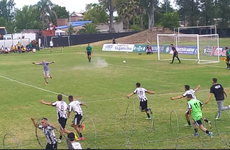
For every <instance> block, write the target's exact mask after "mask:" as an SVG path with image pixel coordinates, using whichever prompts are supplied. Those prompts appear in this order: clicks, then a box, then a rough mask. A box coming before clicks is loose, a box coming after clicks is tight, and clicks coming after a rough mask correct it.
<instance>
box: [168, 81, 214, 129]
mask: <svg viewBox="0 0 230 150" xmlns="http://www.w3.org/2000/svg"><path fill="white" fill-rule="evenodd" d="M184 88H185V92H184V94H182V95H179V96H177V97H171V100H175V99H181V98H183V97H186V96H187V95H188V94H191V95H192V98H193V99H197V98H196V95H195V93H196V91H198V90H199V89H200V85H198V86H197V88H196V89H194V90H193V89H190V86H189V85H185V86H184ZM185 117H186V120H187V124H185V126H189V127H190V126H191V122H190V118H189V109H187V110H186V112H185ZM204 121H205V122H207V123H209V125H210V127H211V121H209V120H208V119H206V118H204Z"/></svg>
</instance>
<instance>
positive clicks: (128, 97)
mask: <svg viewBox="0 0 230 150" xmlns="http://www.w3.org/2000/svg"><path fill="white" fill-rule="evenodd" d="M133 94H134V92H132V93H130V94H129V95H126V97H127V98H129V97H131V96H132V95H133Z"/></svg>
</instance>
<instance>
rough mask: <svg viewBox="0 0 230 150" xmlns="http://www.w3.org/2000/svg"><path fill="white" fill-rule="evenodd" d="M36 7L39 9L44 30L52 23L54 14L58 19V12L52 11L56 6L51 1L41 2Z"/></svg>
mask: <svg viewBox="0 0 230 150" xmlns="http://www.w3.org/2000/svg"><path fill="white" fill-rule="evenodd" d="M36 5H37V7H38V8H39V12H40V18H41V20H42V26H43V28H45V24H46V23H49V22H50V20H51V15H52V14H53V15H54V16H55V18H56V19H57V14H56V12H55V11H53V10H52V7H53V6H54V4H53V3H52V2H51V0H40V1H39V2H38V3H37V4H36Z"/></svg>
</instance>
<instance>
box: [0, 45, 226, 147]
mask: <svg viewBox="0 0 230 150" xmlns="http://www.w3.org/2000/svg"><path fill="white" fill-rule="evenodd" d="M224 46H225V45H224ZM226 46H228V45H226ZM93 49H94V51H95V52H94V53H93V55H92V62H91V63H89V62H88V60H87V57H86V54H85V53H84V52H85V47H82V46H77V47H69V48H64V52H63V53H61V52H60V51H58V52H55V51H54V52H50V51H49V50H41V51H37V52H36V53H25V54H9V55H0V64H1V65H0V70H1V71H0V83H1V86H0V95H1V105H0V114H1V117H0V122H1V129H0V140H1V139H3V137H4V135H5V134H7V133H12V134H13V135H14V138H13V137H11V136H6V140H5V146H7V147H6V148H25V149H38V148H41V147H40V146H39V144H38V142H37V140H36V134H35V128H34V126H33V125H32V122H31V120H30V117H32V116H33V117H35V119H41V118H42V117H47V118H48V119H49V121H50V122H52V123H53V124H55V125H56V126H58V122H57V116H56V108H53V107H49V106H45V105H42V104H40V102H39V100H40V99H44V100H45V101H48V102H54V101H56V98H57V93H61V94H63V95H65V96H68V95H73V96H74V98H75V99H79V100H80V101H82V102H83V103H85V104H87V105H88V108H86V107H84V106H82V108H83V113H84V117H83V118H84V124H85V126H86V129H85V131H84V132H83V135H84V137H85V140H84V141H82V142H81V144H82V147H83V148H84V149H86V148H88V147H90V148H91V149H92V148H100V149H103V148H104V149H111V148H113V149H121V148H127V149H129V148H132V149H135V148H136V149H142V148H144V149H147V148H148V149H155V148H156V149H158V148H159V149H163V148H170V149H173V148H190V149H191V148H194V149H201V148H228V142H229V131H230V117H229V114H228V113H229V112H228V111H226V112H222V117H221V120H218V121H217V122H215V114H216V112H217V105H216V102H215V100H214V98H212V100H211V101H210V103H209V104H208V105H205V106H204V109H203V116H204V117H206V118H208V119H210V120H211V121H212V126H213V127H212V129H210V128H209V127H207V128H208V129H209V130H210V131H212V132H213V133H214V137H213V138H212V139H210V137H209V136H207V135H206V134H205V133H203V132H202V131H201V130H199V134H200V137H199V138H198V137H193V133H194V130H193V128H188V127H187V128H186V127H184V124H185V123H186V120H185V117H184V114H185V111H186V109H187V100H186V99H185V98H183V99H181V100H174V101H172V100H170V97H171V96H178V95H181V94H182V93H183V92H184V85H185V84H188V85H190V87H191V88H196V87H197V85H199V84H200V85H201V89H200V90H198V91H197V93H196V96H197V98H198V99H199V100H201V101H202V102H205V100H206V99H207V98H208V96H209V88H210V87H211V83H212V78H214V77H215V78H217V79H218V82H219V83H221V84H222V85H223V86H224V87H225V88H226V91H227V92H228V93H230V86H229V74H230V72H229V70H226V64H225V63H224V62H223V61H222V60H221V62H220V63H218V64H207V65H198V64H197V62H195V61H182V64H178V62H177V60H175V62H174V64H172V65H171V64H169V63H170V61H157V54H153V55H145V54H143V55H138V54H137V53H124V52H102V51H101V49H102V47H99V46H98V47H93ZM162 56H164V57H168V58H171V55H169V54H162ZM189 57H190V56H189ZM42 59H45V60H46V61H55V62H56V63H54V64H51V65H50V66H49V67H50V74H51V75H52V76H53V79H52V80H51V79H49V84H48V85H46V84H45V82H44V79H43V75H42V73H43V68H42V66H37V65H32V62H33V61H35V62H39V61H41V60H42ZM123 60H126V62H127V63H125V64H124V63H123ZM136 82H140V83H141V84H142V86H143V87H144V88H146V89H148V90H153V91H155V94H154V95H148V94H147V97H148V105H149V107H150V108H152V111H153V116H154V119H153V120H146V114H145V113H141V112H140V110H139V101H138V98H137V96H136V95H134V96H132V97H131V98H130V99H127V98H126V95H127V94H129V93H131V92H133V91H134V89H135V84H136ZM64 100H65V101H66V102H68V101H67V98H66V97H64ZM228 104H230V101H229V98H227V99H226V100H225V105H228ZM170 114H171V115H170ZM73 117H74V115H73V113H72V114H71V118H70V119H69V120H68V125H67V129H69V130H72V131H74V130H73V128H72V127H71V126H70V124H71V122H72V120H73ZM56 136H57V137H59V134H58V133H57V135H56ZM38 138H39V139H40V142H41V144H42V145H43V146H45V144H46V139H45V137H44V135H43V134H42V133H41V131H39V133H38ZM17 141H18V143H19V147H17V146H16V143H17ZM1 146H2V142H1V144H0V147H1ZM58 148H66V142H65V141H62V143H61V144H59V145H58Z"/></svg>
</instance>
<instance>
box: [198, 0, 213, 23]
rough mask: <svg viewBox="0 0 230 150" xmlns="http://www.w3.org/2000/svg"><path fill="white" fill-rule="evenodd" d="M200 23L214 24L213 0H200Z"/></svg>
mask: <svg viewBox="0 0 230 150" xmlns="http://www.w3.org/2000/svg"><path fill="white" fill-rule="evenodd" d="M200 9H201V15H200V17H201V18H200V23H199V24H200V25H206V26H207V25H212V24H214V16H215V6H214V1H212V0H200Z"/></svg>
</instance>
